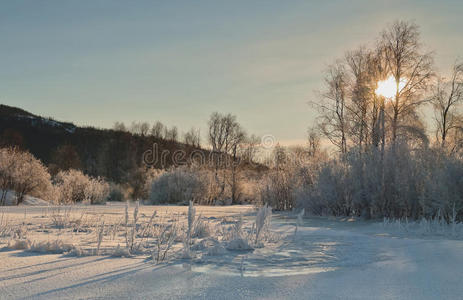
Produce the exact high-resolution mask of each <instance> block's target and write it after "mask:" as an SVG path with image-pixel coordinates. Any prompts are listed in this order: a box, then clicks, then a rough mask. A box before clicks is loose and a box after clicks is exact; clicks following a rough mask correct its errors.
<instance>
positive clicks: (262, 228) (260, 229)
mask: <svg viewBox="0 0 463 300" xmlns="http://www.w3.org/2000/svg"><path fill="white" fill-rule="evenodd" d="M271 222H272V208H271V207H270V206H268V205H267V204H265V205H264V206H263V207H261V208H259V210H258V211H257V214H256V240H255V244H256V245H257V243H258V242H259V238H261V236H262V234H265V232H267V231H269V230H270V226H271Z"/></svg>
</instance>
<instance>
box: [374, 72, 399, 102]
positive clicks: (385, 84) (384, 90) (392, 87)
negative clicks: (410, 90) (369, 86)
mask: <svg viewBox="0 0 463 300" xmlns="http://www.w3.org/2000/svg"><path fill="white" fill-rule="evenodd" d="M406 84H407V80H405V79H400V82H399V91H401V90H402V89H403V88H404V87H405V85H406ZM396 92H397V84H396V81H395V78H394V76H389V77H388V78H387V79H386V80H383V81H379V82H378V88H377V89H376V90H375V93H376V95H379V96H384V97H386V98H393V97H394V96H395V94H396Z"/></svg>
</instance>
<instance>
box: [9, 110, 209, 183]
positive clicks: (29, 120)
mask: <svg viewBox="0 0 463 300" xmlns="http://www.w3.org/2000/svg"><path fill="white" fill-rule="evenodd" d="M153 144H156V145H157V146H158V152H159V153H161V152H163V151H166V150H167V151H169V153H170V155H167V156H166V157H165V160H163V162H162V163H161V160H160V159H158V161H157V162H155V163H153V166H154V167H155V168H166V167H169V166H171V165H172V164H173V163H172V154H173V152H174V151H177V150H183V151H185V152H186V153H187V154H189V153H191V152H192V151H195V150H196V151H201V152H203V153H204V154H207V153H209V152H208V151H207V150H204V149H200V148H196V147H193V146H190V145H186V144H183V143H179V142H175V141H167V140H164V139H156V138H154V137H152V136H139V135H134V134H132V133H130V132H123V131H115V130H111V129H98V128H93V127H79V126H76V125H74V124H72V123H68V122H59V121H56V120H53V119H51V118H44V117H41V116H37V115H35V114H33V113H30V112H27V111H25V110H22V109H20V108H16V107H11V106H7V105H0V145H1V146H17V147H19V148H21V149H23V150H28V151H30V152H31V153H32V154H33V155H34V156H36V157H37V158H39V159H40V160H42V162H44V163H45V164H46V165H47V166H49V168H50V170H51V171H52V173H53V172H54V171H57V170H60V169H68V168H71V167H72V168H79V169H81V170H83V171H84V172H85V173H87V174H89V175H92V176H104V177H106V178H108V179H110V180H111V181H114V182H124V181H127V179H128V177H130V176H131V174H133V172H134V171H135V170H137V169H138V168H139V167H141V166H142V165H143V159H142V157H143V153H144V152H145V151H147V150H151V149H153Z"/></svg>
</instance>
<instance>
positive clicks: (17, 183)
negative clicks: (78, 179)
mask: <svg viewBox="0 0 463 300" xmlns="http://www.w3.org/2000/svg"><path fill="white" fill-rule="evenodd" d="M52 189H53V187H52V184H51V181H50V174H49V173H48V171H47V169H46V168H45V166H44V165H43V164H42V163H41V162H40V161H39V160H38V159H36V158H35V157H34V156H33V155H32V154H30V153H29V152H21V151H19V150H17V149H15V148H1V149H0V205H4V203H5V197H6V194H7V193H8V191H9V190H11V191H14V192H15V195H16V200H17V203H16V204H20V203H21V202H22V201H23V199H24V196H26V195H30V196H35V197H38V198H45V197H52V196H53V192H52ZM52 200H53V199H52Z"/></svg>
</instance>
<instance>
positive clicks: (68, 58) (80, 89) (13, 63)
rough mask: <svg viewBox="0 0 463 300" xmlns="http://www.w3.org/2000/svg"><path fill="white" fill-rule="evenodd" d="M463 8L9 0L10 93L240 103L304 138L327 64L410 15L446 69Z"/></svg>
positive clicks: (1, 68) (114, 111)
mask: <svg viewBox="0 0 463 300" xmlns="http://www.w3.org/2000/svg"><path fill="white" fill-rule="evenodd" d="M462 15H463V1H426V0H424V1H423V0H422V1H418V0H416V1H274V0H266V1H237V0H233V1H231V0H230V1H219V0H213V1H175V0H172V1H101V0H91V1H78V0H75V1H64V0H57V1H43V0H30V1H16V0H15V1H9V0H8V1H6V0H0V102H1V103H4V104H8V105H15V106H19V107H21V108H24V109H26V110H29V111H31V112H34V113H38V114H42V115H46V116H52V117H54V118H56V119H58V120H63V121H73V122H75V123H77V124H81V125H82V124H83V125H94V126H99V127H111V126H112V125H113V123H114V122H115V121H124V122H126V123H130V122H131V121H132V120H140V121H149V122H153V121H155V120H160V121H162V122H163V123H165V124H167V125H177V126H178V127H179V129H181V130H187V129H189V127H191V126H196V127H200V128H201V129H202V131H203V132H205V130H206V129H205V124H206V122H207V120H208V117H209V115H210V113H211V112H213V111H220V112H227V113H228V112H231V113H234V114H236V115H237V116H238V119H239V121H240V122H241V123H242V124H243V125H244V127H245V128H247V129H248V131H249V132H252V133H256V134H259V135H264V134H273V135H275V136H276V138H277V139H278V140H279V141H280V142H281V143H283V144H288V143H295V142H301V141H304V139H305V135H306V129H307V126H309V125H310V124H311V123H312V122H313V118H314V113H313V112H311V110H310V108H309V106H308V105H307V101H309V100H311V99H314V91H315V90H317V89H320V87H321V84H322V71H323V70H324V68H325V67H326V65H328V64H329V63H331V62H332V61H334V60H335V59H336V58H337V57H340V56H342V55H343V53H344V51H346V50H350V49H352V48H355V47H357V46H359V45H362V44H369V43H372V42H374V41H375V39H376V38H377V36H378V33H379V32H380V31H381V30H382V29H383V28H384V27H385V26H386V25H387V24H389V23H391V22H393V21H394V20H396V19H404V20H414V21H415V22H416V23H417V24H418V25H419V26H420V27H421V31H422V38H423V41H424V42H425V44H426V47H427V48H428V49H430V50H434V51H436V64H437V67H438V68H439V69H440V70H441V71H446V70H447V69H448V68H450V66H451V64H452V63H453V61H454V60H455V59H456V58H458V57H459V58H463V34H462V33H463V30H462V28H463V18H462Z"/></svg>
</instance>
